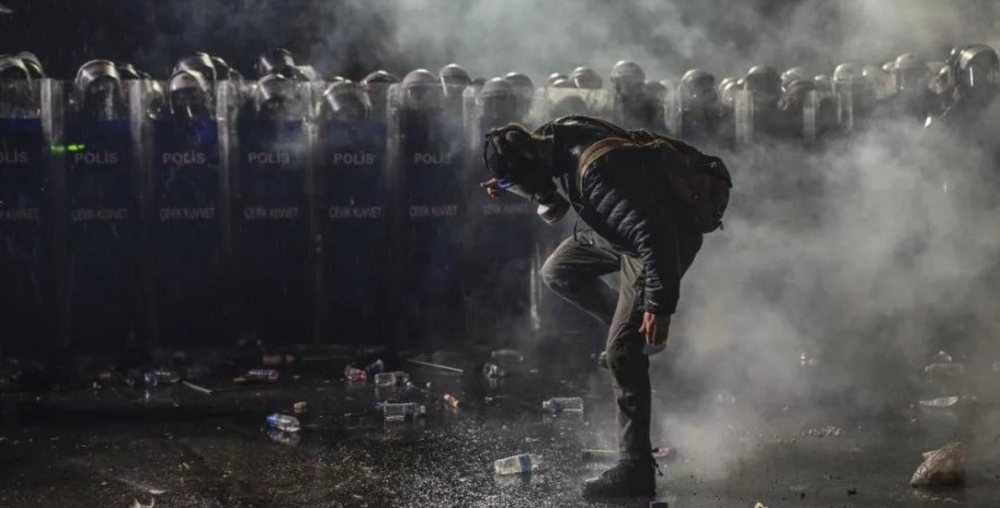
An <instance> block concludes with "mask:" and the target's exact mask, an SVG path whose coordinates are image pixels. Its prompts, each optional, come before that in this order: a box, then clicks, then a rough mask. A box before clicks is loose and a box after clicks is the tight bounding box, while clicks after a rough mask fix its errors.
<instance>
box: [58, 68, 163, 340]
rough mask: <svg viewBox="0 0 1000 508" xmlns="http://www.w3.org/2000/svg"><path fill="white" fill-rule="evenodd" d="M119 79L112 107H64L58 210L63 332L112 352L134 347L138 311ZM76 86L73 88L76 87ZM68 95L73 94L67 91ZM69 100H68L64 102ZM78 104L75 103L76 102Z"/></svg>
mask: <svg viewBox="0 0 1000 508" xmlns="http://www.w3.org/2000/svg"><path fill="white" fill-rule="evenodd" d="M133 90H138V89H137V88H136V87H130V86H127V87H125V88H123V89H122V90H121V93H120V94H115V95H116V96H115V97H114V98H113V99H112V100H111V101H109V102H111V103H112V104H111V105H112V106H113V107H112V108H111V109H113V110H114V111H109V113H114V114H111V115H108V116H103V117H95V116H94V115H92V114H89V113H88V112H87V111H85V110H83V109H82V107H77V108H72V109H71V110H70V111H67V112H66V123H65V142H64V146H65V147H66V153H65V162H66V169H65V182H66V193H65V200H66V204H65V206H64V207H63V209H64V210H65V214H64V215H63V217H61V220H62V221H64V222H65V227H66V233H67V234H66V252H67V255H68V256H69V266H68V270H67V272H66V274H67V275H68V287H69V297H70V301H69V304H70V307H69V308H70V320H71V321H70V333H71V341H72V343H73V344H74V346H75V347H79V348H82V349H83V350H87V351H97V352H110V351H120V350H122V349H123V348H125V347H127V346H134V345H135V344H132V343H131V342H132V341H131V339H130V338H134V337H135V336H136V334H137V332H138V331H139V329H140V326H139V321H140V317H141V313H142V309H141V307H140V305H139V304H140V302H141V298H140V296H141V294H142V292H141V288H140V280H141V277H140V275H141V266H140V264H139V259H140V256H139V253H140V226H141V221H140V210H139V199H138V197H139V194H140V182H141V176H142V175H141V173H140V171H139V168H140V166H139V164H138V160H137V157H136V153H134V147H137V146H139V142H138V140H136V139H133V135H132V134H133V132H138V131H134V130H133V129H132V126H131V122H132V121H138V122H143V121H145V115H144V114H143V113H144V112H136V113H135V114H132V113H131V112H129V110H128V108H129V106H130V105H131V104H132V103H133V102H136V101H133V100H131V97H130V94H131V93H132V91H133ZM78 93H79V91H78ZM72 95H76V94H72ZM68 102H69V101H68ZM78 106H82V104H79V103H78Z"/></svg>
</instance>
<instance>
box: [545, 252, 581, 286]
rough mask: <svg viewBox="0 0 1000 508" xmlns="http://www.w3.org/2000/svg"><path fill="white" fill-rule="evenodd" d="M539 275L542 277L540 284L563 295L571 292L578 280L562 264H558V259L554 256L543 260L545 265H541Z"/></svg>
mask: <svg viewBox="0 0 1000 508" xmlns="http://www.w3.org/2000/svg"><path fill="white" fill-rule="evenodd" d="M539 273H540V275H541V276H542V282H543V283H545V285H546V286H547V287H548V288H549V289H551V290H553V291H555V292H557V293H564V292H566V291H569V290H571V289H572V288H573V287H574V286H575V283H576V280H577V279H578V277H577V276H574V274H573V272H572V270H569V269H567V268H566V267H565V266H563V265H562V263H560V262H559V259H558V258H557V257H556V256H554V255H553V256H549V258H548V259H546V260H545V263H544V264H542V269H541V271H540V272H539Z"/></svg>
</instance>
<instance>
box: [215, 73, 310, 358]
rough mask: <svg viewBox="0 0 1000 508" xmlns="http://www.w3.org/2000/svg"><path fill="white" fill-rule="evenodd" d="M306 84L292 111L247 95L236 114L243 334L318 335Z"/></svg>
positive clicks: (277, 338) (295, 339) (295, 338)
mask: <svg viewBox="0 0 1000 508" xmlns="http://www.w3.org/2000/svg"><path fill="white" fill-rule="evenodd" d="M312 90H313V88H312V87H311V86H309V84H308V83H305V84H303V83H296V84H295V85H294V96H293V97H287V98H285V101H286V102H285V106H286V107H287V108H288V109H287V111H283V112H281V113H277V114H272V113H274V112H273V111H269V110H267V109H266V105H263V104H257V103H255V101H254V100H253V99H248V100H247V101H245V102H244V104H243V105H242V106H241V108H240V111H239V114H238V116H237V120H236V129H237V133H238V139H239V143H238V148H237V150H236V154H237V155H236V157H235V159H233V163H234V165H233V167H232V168H231V169H232V174H231V177H232V181H233V183H234V189H235V192H234V196H233V197H234V202H235V207H234V210H235V213H234V222H235V225H236V237H235V256H236V259H237V262H236V264H235V266H236V268H237V271H238V272H237V274H236V277H237V280H238V287H239V296H238V302H239V310H240V311H239V321H240V326H241V327H243V329H242V330H241V333H243V334H252V335H255V336H257V337H258V338H260V339H262V340H264V341H265V342H269V343H302V342H306V341H309V342H311V341H312V340H313V339H314V332H315V328H314V315H313V309H314V307H313V296H314V287H315V284H314V280H315V271H314V266H313V263H314V260H315V258H314V242H313V238H312V235H311V234H310V232H311V230H310V228H311V227H312V225H311V223H310V215H311V212H310V204H311V203H310V202H311V196H312V140H311V137H312V129H311V128H310V123H309V122H310V120H311V119H310V113H309V112H310V105H311V104H312V102H313V101H312V93H311V92H312Z"/></svg>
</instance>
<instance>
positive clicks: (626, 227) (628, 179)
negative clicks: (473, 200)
mask: <svg viewBox="0 0 1000 508" xmlns="http://www.w3.org/2000/svg"><path fill="white" fill-rule="evenodd" d="M539 131H540V132H542V133H545V134H552V135H553V137H554V144H555V166H556V171H557V174H559V175H560V177H561V181H562V185H563V190H564V191H565V192H566V193H567V194H568V195H569V196H570V202H571V203H573V207H574V208H575V209H576V212H577V214H578V215H579V216H580V219H581V220H583V221H584V222H585V223H586V224H587V225H588V226H590V228H591V229H593V230H594V231H595V232H596V233H597V234H599V235H601V236H602V237H604V238H605V239H607V240H608V241H609V242H611V244H612V245H614V246H615V249H616V250H618V251H619V252H621V253H622V254H625V255H628V256H632V257H635V258H638V259H640V260H641V261H642V262H643V265H644V278H645V282H644V283H645V290H644V295H643V304H644V307H645V310H646V312H651V313H653V314H673V313H674V311H675V310H676V309H677V299H678V297H679V290H680V280H681V276H682V275H683V274H684V272H685V271H686V270H687V268H688V267H689V266H690V265H691V262H692V261H693V260H694V257H695V255H696V254H697V252H698V250H699V249H700V248H701V242H702V235H701V233H699V232H697V231H694V230H693V229H691V228H690V227H688V226H687V221H686V219H685V217H686V216H685V215H684V214H683V213H681V210H679V208H678V204H677V202H676V200H675V199H674V197H673V195H672V193H671V191H670V190H669V189H668V187H667V182H666V178H665V168H663V167H662V163H654V161H652V160H650V157H649V156H648V152H638V151H634V150H633V151H628V150H616V151H612V152H611V153H609V154H608V155H606V156H604V157H602V158H600V159H598V160H597V161H595V162H594V163H593V164H592V165H591V167H590V168H589V169H588V171H587V172H586V174H585V176H584V178H583V181H582V182H580V181H579V179H578V177H579V173H578V170H577V166H578V163H579V157H580V155H581V154H582V153H583V151H584V150H586V149H587V147H589V146H590V145H592V144H594V143H596V142H597V141H599V140H601V139H604V138H607V137H611V136H620V133H615V132H613V131H609V130H607V129H605V128H601V127H595V126H592V125H589V124H586V123H585V122H575V121H572V120H570V121H556V122H553V123H550V124H546V125H545V126H543V127H541V128H540V129H539Z"/></svg>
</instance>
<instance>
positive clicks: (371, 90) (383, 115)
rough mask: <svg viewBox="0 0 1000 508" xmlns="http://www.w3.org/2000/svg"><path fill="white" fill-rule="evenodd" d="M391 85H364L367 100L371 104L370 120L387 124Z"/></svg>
mask: <svg viewBox="0 0 1000 508" xmlns="http://www.w3.org/2000/svg"><path fill="white" fill-rule="evenodd" d="M390 86H391V83H368V84H366V85H365V89H366V92H367V94H368V100H369V101H371V104H372V115H371V118H372V119H374V120H377V121H379V122H382V123H383V124H384V123H386V122H387V119H388V114H389V113H388V105H389V87H390Z"/></svg>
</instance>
